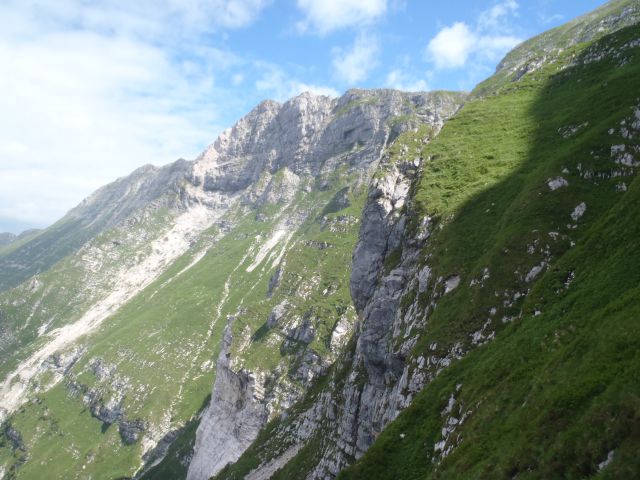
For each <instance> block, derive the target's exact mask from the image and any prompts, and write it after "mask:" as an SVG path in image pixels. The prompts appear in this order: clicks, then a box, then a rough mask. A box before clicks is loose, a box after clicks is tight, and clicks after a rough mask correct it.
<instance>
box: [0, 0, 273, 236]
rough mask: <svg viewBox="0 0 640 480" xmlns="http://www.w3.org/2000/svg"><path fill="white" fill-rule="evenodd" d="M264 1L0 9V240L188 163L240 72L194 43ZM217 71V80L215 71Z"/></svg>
mask: <svg viewBox="0 0 640 480" xmlns="http://www.w3.org/2000/svg"><path fill="white" fill-rule="evenodd" d="M267 3H268V2H267V1H266V0H228V1H222V0H207V1H205V0H186V1H182V0H181V1H178V0H154V1H151V0H140V1H137V2H125V1H119V0H103V1H100V2H84V1H79V0H55V1H53V0H50V1H46V0H45V1H41V2H38V6H37V7H34V6H33V5H32V4H31V2H22V1H19V2H18V1H12V0H6V1H5V2H3V3H2V4H1V5H0V18H3V20H4V22H3V29H2V31H0V58H2V59H3V61H2V62H0V103H1V104H2V115H0V185H2V188H0V230H1V229H2V228H6V227H3V225H11V224H20V225H24V224H30V225H33V226H45V225H47V224H49V223H51V222H52V221H54V220H56V219H57V218H59V217H60V216H61V215H63V214H64V213H65V211H66V210H68V209H69V208H71V207H72V206H74V205H75V204H76V203H78V202H79V201H80V200H81V199H82V198H83V197H84V196H86V195H88V194H89V193H91V192H92V191H93V190H94V189H95V188H97V187H99V186H101V185H103V184H105V183H107V182H109V181H112V180H113V179H115V178H116V177H118V176H122V175H126V174H128V173H129V172H130V171H131V170H133V169H134V168H136V167H138V166H140V165H143V164H145V163H153V164H156V165H157V164H164V163H168V162H170V161H173V160H175V159H177V158H179V157H182V156H184V157H187V158H189V157H195V156H196V155H197V154H198V153H199V151H200V150H201V149H202V148H204V147H205V146H206V145H207V144H208V143H210V142H211V141H212V140H213V139H214V138H215V136H216V135H217V133H218V132H219V131H220V130H221V129H222V127H223V126H224V125H220V122H221V118H220V116H219V115H218V112H220V111H221V110H222V109H224V108H225V107H229V105H230V102H232V101H233V100H232V99H231V98H230V97H232V96H230V95H228V94H227V93H226V91H225V89H224V88H223V87H221V86H220V85H218V77H219V76H221V75H225V76H228V77H231V78H232V80H231V82H232V83H233V82H241V81H242V77H241V76H238V75H241V74H236V77H233V72H232V70H233V69H234V68H236V67H238V66H239V65H241V63H242V60H241V59H239V58H237V57H236V56H235V55H233V54H232V53H230V52H228V51H224V50H220V49H216V48H211V47H207V46H205V44H204V42H201V41H200V39H201V35H202V34H204V32H210V31H212V30H214V29H227V28H240V27H243V26H246V25H248V24H250V23H251V22H253V21H254V20H255V19H256V17H257V15H258V14H259V12H260V10H261V9H262V8H264V7H265V6H266V5H267ZM214 69H215V71H214Z"/></svg>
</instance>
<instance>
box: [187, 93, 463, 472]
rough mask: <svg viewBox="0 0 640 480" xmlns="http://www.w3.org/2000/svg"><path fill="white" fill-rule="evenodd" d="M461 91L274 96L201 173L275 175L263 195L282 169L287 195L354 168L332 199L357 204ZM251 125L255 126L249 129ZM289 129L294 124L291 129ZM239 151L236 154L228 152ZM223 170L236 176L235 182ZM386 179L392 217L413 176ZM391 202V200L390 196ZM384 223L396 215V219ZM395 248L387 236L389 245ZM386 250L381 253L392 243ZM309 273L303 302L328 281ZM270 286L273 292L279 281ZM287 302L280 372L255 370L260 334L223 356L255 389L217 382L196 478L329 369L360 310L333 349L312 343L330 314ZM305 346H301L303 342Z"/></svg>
mask: <svg viewBox="0 0 640 480" xmlns="http://www.w3.org/2000/svg"><path fill="white" fill-rule="evenodd" d="M461 98H462V97H460V96H449V95H447V94H440V93H436V94H400V93H399V92H395V91H373V92H363V91H352V92H349V93H347V94H346V95H345V96H344V97H342V98H340V99H338V100H337V101H332V100H329V99H327V98H325V97H313V96H310V95H303V96H301V97H298V98H296V99H294V100H293V101H291V102H288V103H286V104H284V105H283V106H278V105H276V104H274V103H273V102H265V103H263V104H261V105H260V106H258V107H257V108H256V109H255V110H254V111H253V112H252V113H251V114H250V115H249V116H248V117H247V121H248V120H249V119H250V120H251V122H252V125H253V126H251V127H249V126H247V123H246V122H245V121H242V122H240V123H239V124H238V125H236V126H235V127H234V128H233V129H231V130H230V131H228V132H225V133H224V134H223V135H222V136H221V138H220V139H219V140H218V141H217V142H216V143H215V144H214V145H213V146H212V147H211V148H210V149H208V150H207V152H205V154H204V155H203V156H202V157H201V159H200V163H199V165H198V167H197V172H198V173H197V175H199V178H200V181H201V182H202V184H203V185H205V187H206V188H222V189H229V188H233V187H235V186H237V185H239V184H240V182H248V181H249V180H248V179H253V185H256V183H260V179H261V178H264V177H265V172H266V180H263V181H262V184H261V185H259V186H258V187H255V186H254V187H253V189H252V190H251V195H252V196H253V197H252V198H256V199H258V200H261V199H264V198H269V194H270V192H273V191H274V188H273V186H272V184H273V182H274V181H276V180H277V176H276V174H277V173H276V172H279V171H280V172H282V171H283V170H284V171H285V172H286V176H284V177H283V176H282V175H281V179H280V182H283V181H284V182H286V183H287V187H286V188H285V190H287V191H288V198H291V197H292V196H293V193H292V191H293V190H294V187H295V186H298V185H307V189H308V188H309V187H308V185H309V181H310V179H312V178H320V179H323V178H325V179H326V178H327V175H328V174H329V173H330V172H333V171H336V170H340V169H342V172H343V173H342V174H341V175H345V176H351V178H352V180H350V181H349V182H348V184H345V185H346V190H345V189H343V190H341V191H339V192H338V194H336V196H334V198H333V200H332V203H333V208H335V209H336V210H338V211H340V210H343V209H344V208H345V207H346V206H349V195H348V194H347V192H348V191H354V190H355V191H357V190H358V189H359V188H362V187H361V186H362V185H364V184H366V183H367V182H368V180H369V178H370V176H371V173H372V172H373V170H374V169H376V167H377V166H378V163H379V160H380V158H381V157H382V156H383V153H384V152H385V150H386V148H387V147H388V145H389V142H390V140H391V139H393V138H395V137H397V136H398V135H399V134H401V133H402V132H403V131H408V130H410V129H412V128H416V127H418V126H422V128H423V129H424V130H425V132H427V131H428V132H430V133H431V134H432V133H433V132H436V131H437V130H439V129H440V128H441V126H442V124H443V123H444V120H445V119H446V118H447V117H448V116H450V115H452V114H453V113H454V112H455V110H456V109H457V108H458V106H459V103H458V99H461ZM249 131H250V132H254V133H253V134H251V135H249V134H248V133H247V132H249ZM284 132H287V133H286V135H285V133H284ZM425 135H426V133H425ZM244 139H249V141H245V140H244ZM230 158H232V159H233V160H229V159H230ZM412 162H419V160H415V161H414V160H412ZM219 165H222V168H219V167H218V166H219ZM411 165H412V166H413V168H414V169H415V167H416V166H417V164H414V163H411ZM414 171H415V170H414ZM258 172H260V173H258ZM223 178H224V179H228V180H229V181H228V183H227V180H222V179H223ZM380 182H381V183H380V190H381V193H380V194H381V195H389V197H390V198H391V201H392V202H394V203H393V204H392V205H387V204H386V203H385V204H384V205H382V206H381V207H380V208H381V212H383V213H382V215H384V216H385V217H386V216H389V215H391V214H392V212H391V210H393V209H394V208H395V209H396V210H397V209H400V208H401V205H402V197H403V196H404V195H406V193H407V191H408V181H407V180H406V179H405V180H402V179H390V178H389V177H385V179H383V180H380ZM328 183H329V182H328V181H327V180H321V181H320V184H319V185H317V188H320V189H324V188H327V187H326V186H325V185H326V184H328ZM389 183H390V184H389ZM247 184H249V183H247ZM207 186H208V187H207ZM389 189H391V192H389V191H388V190H389ZM394 192H395V193H394ZM371 195H374V194H373V193H372V194H371ZM384 201H385V202H387V201H388V199H385V200H384ZM385 209H386V210H385ZM325 210H326V209H325ZM293 212H295V210H291V211H290V212H289V215H290V217H294V218H295V215H291V214H292V213H293ZM298 216H299V217H300V218H299V220H298V222H302V223H303V222H304V221H305V218H308V217H309V212H308V211H306V212H305V211H299V212H298ZM294 218H289V223H290V225H289V226H281V227H279V228H282V230H280V231H282V232H285V233H282V234H281V237H284V238H286V236H287V235H288V233H286V231H287V230H291V229H293V228H295V227H296V224H295V223H293V224H291V221H292V220H294ZM327 220H328V219H326V218H323V219H321V220H320V222H324V223H325V225H326V223H327ZM335 220H337V221H339V222H344V221H346V222H351V223H352V224H351V225H350V226H348V227H347V228H349V229H353V228H354V226H355V223H354V222H353V221H351V220H349V219H348V218H342V219H341V218H340V217H336V219H335ZM353 220H356V219H355V218H354V219H353ZM383 221H387V222H388V220H387V219H383ZM347 225H348V223H347ZM327 227H328V228H329V229H330V230H331V229H333V232H332V233H333V234H340V233H341V229H342V228H343V227H340V226H339V225H335V226H333V227H330V226H328V225H326V226H325V227H321V228H327ZM367 228H377V227H375V226H371V225H369V223H368V219H367ZM381 228H383V229H384V227H381ZM343 232H346V230H343ZM381 234H384V232H381ZM394 241H395V242H396V243H397V242H398V241H399V239H395V240H393V239H391V240H390V245H391V243H393V242H394ZM306 245H307V247H310V248H312V249H314V250H319V251H324V250H330V249H335V248H336V245H335V244H334V243H333V242H327V241H322V242H318V241H312V242H307V244H306ZM388 247H389V246H388V245H386V243H385V246H384V248H388ZM391 248H392V247H391ZM377 253H378V255H379V257H380V258H378V259H377V260H378V261H379V260H381V258H382V255H381V254H384V250H383V251H382V252H377ZM329 254H331V252H329ZM283 270H285V271H286V270H287V266H286V262H282V263H281V264H280V266H279V267H278V271H277V272H276V273H275V274H274V277H272V279H273V278H277V277H278V276H280V275H282V271H283ZM310 273H311V274H312V275H313V277H312V278H311V279H310V280H311V283H310V284H309V285H306V286H305V285H304V281H303V285H301V286H298V288H297V292H296V294H295V295H296V296H298V297H302V300H303V302H302V303H304V299H305V297H307V298H308V297H309V293H307V292H305V289H310V288H311V289H314V288H317V287H315V286H314V284H318V283H320V282H321V281H322V278H321V277H322V272H321V271H317V272H313V273H312V272H310ZM274 283H277V280H274ZM270 285H271V282H270ZM300 287H302V289H300ZM345 287H346V285H345ZM339 288H340V287H339V285H336V284H333V285H331V284H329V285H328V286H327V287H326V288H325V289H324V290H323V292H324V293H323V295H324V296H327V295H332V294H334V293H335V291H336V290H337V289H339ZM270 291H271V292H272V291H273V288H272V287H270ZM272 293H273V292H272ZM278 300H279V302H278V303H277V304H276V305H275V307H274V308H273V310H272V311H271V313H270V314H269V317H268V320H267V324H266V325H265V328H266V329H269V330H275V331H278V330H279V331H280V332H281V334H283V335H284V337H285V340H284V342H283V343H282V346H281V347H280V348H281V352H282V355H283V357H284V358H285V359H287V358H288V359H290V360H287V361H285V362H284V363H282V362H280V364H279V365H278V367H277V371H276V372H275V373H273V372H270V371H269V370H268V369H266V368H264V367H262V366H254V367H253V368H251V369H246V368H245V367H244V365H245V363H246V362H245V360H244V358H245V357H251V356H252V355H253V354H252V352H251V349H252V347H251V345H250V344H251V343H252V340H251V338H246V337H245V339H239V341H238V343H240V344H241V345H242V344H245V346H244V347H241V348H237V349H236V350H235V351H234V352H232V351H230V352H228V353H227V354H228V355H229V357H231V358H230V359H229V360H227V361H226V362H222V363H221V362H218V367H217V368H218V373H217V379H224V378H228V377H229V376H232V377H233V378H236V377H237V375H241V376H242V377H243V378H246V379H247V378H250V379H251V382H248V381H245V382H244V383H243V385H244V388H245V389H248V390H247V391H243V392H238V391H237V389H234V388H229V392H227V393H224V394H223V393H222V389H225V388H227V387H225V385H223V384H222V383H218V380H216V385H215V386H214V390H213V396H212V403H211V406H210V407H209V408H208V409H207V410H206V411H205V412H204V414H203V417H202V421H201V423H200V427H199V429H198V433H197V440H196V443H195V449H194V455H193V459H192V461H191V464H190V467H189V474H188V478H190V479H206V478H209V477H210V476H212V475H214V474H215V473H217V472H218V471H219V470H220V469H221V468H222V467H224V466H225V465H226V464H227V463H228V462H231V461H234V460H236V459H237V457H238V456H239V455H240V454H241V453H242V452H243V451H244V449H246V448H247V447H248V446H249V445H250V443H251V442H252V441H253V440H254V439H255V437H256V436H257V434H258V432H259V430H260V427H262V426H263V425H264V423H265V421H266V420H267V419H269V418H274V416H276V415H278V414H279V413H280V412H281V411H282V410H283V409H286V408H288V406H290V405H292V404H294V403H295V402H296V401H297V400H299V399H300V398H301V396H302V394H303V393H304V391H305V390H306V389H308V388H309V387H310V386H311V385H312V384H313V383H314V381H315V380H316V379H317V378H318V377H319V376H321V375H323V374H324V372H325V371H326V370H327V368H328V367H329V366H330V365H331V363H332V362H333V359H334V358H336V356H337V355H339V354H340V352H341V351H342V347H343V345H344V344H345V343H346V339H348V338H349V337H350V335H351V331H352V328H353V321H354V320H353V318H354V317H353V315H352V314H351V313H350V310H349V309H350V308H351V307H350V306H347V307H346V310H345V311H344V312H343V313H341V314H340V316H339V317H338V318H337V319H336V321H335V323H334V325H333V326H332V330H331V333H330V336H329V337H327V338H326V340H325V343H326V344H327V345H328V347H329V351H328V352H327V353H322V351H321V350H320V349H319V348H318V346H316V345H312V344H313V342H314V341H316V342H317V340H318V338H317V337H318V336H319V330H322V326H321V323H319V322H321V318H322V317H323V316H326V315H327V314H326V313H324V314H323V313H319V312H317V311H314V310H313V309H309V308H308V305H307V307H305V309H304V310H303V311H301V312H300V313H302V315H300V314H299V313H297V312H296V305H295V304H296V303H297V304H299V305H298V311H300V309H299V306H300V304H301V302H300V298H298V299H293V300H292V299H291V298H289V296H284V297H283V296H282V295H280V296H278V295H276V296H275V297H274V298H273V301H274V302H275V301H278ZM307 303H308V304H309V302H307ZM235 315H238V316H240V317H241V316H242V312H241V311H240V312H234V316H235ZM332 316H333V314H332ZM232 318H233V317H232ZM332 323H333V322H332ZM240 334H241V335H246V333H244V334H242V333H240ZM296 345H299V346H302V350H299V348H300V347H295V346H296ZM292 382H293V384H292ZM249 391H250V392H252V393H249ZM232 392H236V399H235V400H231V399H229V398H228V397H227V395H230V394H231V393H232ZM236 404H237V406H236V407H235V410H234V407H231V410H233V411H230V409H229V408H230V406H233V405H236ZM238 424H241V425H250V428H248V429H244V428H242V429H240V430H238V429H237V425H238ZM227 431H228V432H234V433H233V434H232V435H231V440H230V438H229V437H228V436H226V435H222V434H221V433H220V432H227ZM232 444H233V447H232V446H231V445H232ZM212 452H216V453H215V454H214V458H215V461H213V460H212V455H213V453H212Z"/></svg>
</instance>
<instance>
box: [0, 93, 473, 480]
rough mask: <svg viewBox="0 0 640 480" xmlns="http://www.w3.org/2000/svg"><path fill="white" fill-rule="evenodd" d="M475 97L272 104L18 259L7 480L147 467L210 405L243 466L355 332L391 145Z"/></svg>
mask: <svg viewBox="0 0 640 480" xmlns="http://www.w3.org/2000/svg"><path fill="white" fill-rule="evenodd" d="M463 98H464V95H460V94H449V93H442V92H441V93H431V94H404V93H400V92H395V91H391V90H380V91H350V92H348V93H347V94H345V95H344V96H343V97H341V98H340V99H330V98H328V97H320V96H313V95H309V94H304V95H302V96H299V97H297V98H295V99H293V100H291V101H289V102H286V103H285V104H278V103H276V102H263V103H262V104H260V105H259V106H258V107H256V108H255V109H254V110H253V111H252V112H251V113H250V114H249V115H247V116H246V117H245V118H244V119H242V120H241V121H240V122H238V123H237V124H236V125H235V126H234V127H233V128H232V129H229V130H227V131H225V132H224V133H223V134H222V135H221V136H220V137H219V138H218V140H217V141H216V142H215V143H214V144H213V145H212V146H211V147H210V148H208V149H207V150H206V151H205V152H204V153H203V154H202V155H201V156H200V157H199V158H198V159H196V160H195V161H194V162H186V161H182V160H181V161H178V162H176V163H174V164H172V165H169V166H167V167H162V168H155V167H143V168H142V169H139V170H137V171H136V172H134V174H132V175H131V176H130V177H127V178H125V179H121V180H118V181H117V182H115V183H114V184H112V185H109V186H107V187H104V188H103V189H101V190H99V191H98V192H96V193H95V194H94V195H92V196H91V197H90V198H89V199H87V200H86V201H84V202H83V203H82V204H81V205H79V206H78V207H77V208H76V209H74V210H72V211H71V212H70V213H69V214H68V215H67V216H66V217H65V218H64V219H63V220H61V221H60V222H58V224H56V225H54V226H53V227H51V228H50V229H48V230H46V231H44V232H42V233H40V234H38V235H37V236H36V237H35V238H33V239H31V240H28V241H26V242H24V243H23V244H21V245H20V247H19V248H17V249H15V250H13V251H12V252H10V253H8V254H5V255H4V256H3V257H2V261H5V262H8V263H7V264H9V263H10V264H11V265H12V268H13V267H15V268H13V270H12V269H11V268H10V269H9V270H3V272H8V276H7V277H6V278H7V279H8V280H7V282H8V283H9V284H10V283H12V282H17V281H18V279H19V278H21V277H22V276H29V275H31V274H33V273H34V272H37V271H40V270H42V271H41V272H40V273H38V274H37V275H35V276H30V277H29V278H28V279H27V280H26V281H25V282H23V283H21V284H19V285H18V286H17V287H15V288H13V289H8V290H6V291H4V292H2V293H0V329H1V331H2V336H1V340H0V372H1V373H2V375H3V383H1V384H0V408H1V409H2V410H0V416H1V417H2V419H3V420H4V421H3V427H2V430H3V437H2V441H1V442H0V473H2V475H0V477H1V476H4V477H5V478H34V479H40V478H65V479H67V478H86V477H92V478H119V477H131V476H133V475H134V474H136V472H137V471H139V470H140V469H142V468H146V467H150V466H152V465H153V464H154V463H156V462H157V461H159V460H160V459H162V457H163V456H164V454H165V453H166V450H167V448H168V447H169V445H171V444H172V443H173V441H174V440H175V439H176V438H178V437H179V438H180V439H182V438H183V437H180V434H181V433H182V432H185V435H186V434H188V433H189V432H190V433H191V437H190V439H187V440H185V441H186V443H189V442H192V441H193V434H194V433H195V428H196V426H197V424H198V422H199V419H198V418H196V414H197V413H198V412H200V411H202V409H203V408H204V407H206V409H205V410H204V417H203V421H202V422H201V423H200V430H199V434H198V442H199V445H200V446H201V449H206V448H213V449H215V451H216V452H218V453H219V455H220V462H221V466H223V465H224V464H225V463H226V462H227V461H230V460H233V459H235V458H236V457H237V456H238V455H239V454H240V453H241V452H242V451H243V449H244V448H246V446H248V445H249V443H250V442H251V441H252V440H253V439H254V437H255V435H256V434H257V432H258V430H259V429H260V428H261V426H262V425H263V423H264V422H266V421H267V420H268V419H270V418H273V417H275V416H277V415H278V414H279V413H280V412H281V411H282V410H283V409H286V408H287V407H288V406H289V405H291V404H292V403H294V402H295V401H296V400H297V399H298V398H300V397H301V396H302V395H303V393H304V392H305V391H306V389H307V388H308V387H309V385H311V384H312V383H313V382H314V381H315V379H316V378H317V376H318V375H321V374H322V373H323V372H324V371H325V370H326V369H327V368H328V367H329V366H330V365H331V364H332V363H333V361H334V360H335V358H336V357H337V356H338V355H339V354H340V353H341V352H342V350H343V348H344V345H345V344H346V343H347V341H348V339H349V338H350V336H351V334H352V331H353V325H354V323H355V320H356V315H355V310H354V309H353V307H352V306H351V301H350V297H349V292H348V279H349V260H350V258H351V252H352V250H353V246H354V244H355V241H356V238H357V231H358V228H359V218H358V217H359V212H360V211H361V209H362V205H363V202H364V198H365V193H366V185H367V184H368V182H369V179H370V177H371V175H372V173H373V171H374V170H375V168H376V165H377V164H378V162H379V159H380V157H381V155H382V152H383V151H384V150H385V149H386V147H387V145H388V144H389V143H390V142H392V141H393V139H395V138H396V137H397V136H398V135H400V134H401V133H403V132H405V131H407V130H410V129H413V128H416V127H417V126H420V125H426V126H427V127H428V128H429V129H430V130H433V132H436V131H438V130H439V128H440V127H441V126H442V124H443V123H444V120H445V119H446V118H448V117H449V116H451V115H452V114H453V113H454V112H455V111H456V110H457V108H458V107H459V105H460V103H461V101H462V100H463ZM61 229H62V230H61ZM63 230H64V232H66V233H60V232H62V231H63ZM29 252H31V253H29ZM23 260H24V261H23ZM12 272H13V273H12ZM218 358H220V359H221V361H216V360H217V359H218ZM214 381H215V384H216V388H214V391H213V396H212V400H211V404H210V405H209V406H208V407H207V405H208V404H209V400H208V396H209V393H210V392H211V388H212V385H213V384H214ZM229 406H231V407H232V408H228V407H229ZM245 417H247V418H248V419H249V420H248V422H247V427H246V428H244V427H241V425H242V424H241V421H242V419H243V418H245ZM221 419H222V420H224V421H226V422H227V425H228V432H229V435H227V436H225V437H224V438H223V439H221V438H217V437H216V435H215V432H214V434H213V437H212V435H211V433H210V427H211V425H212V424H215V425H218V426H222V425H223V423H224V422H222V421H221ZM236 427H237V428H236ZM200 432H201V433H200ZM237 432H240V433H237ZM201 438H202V439H203V440H201ZM181 441H182V440H179V441H177V442H175V445H180V442H181ZM221 442H223V443H221ZM201 451H206V450H201ZM188 455H190V452H188ZM194 458H195V459H197V458H198V457H197V455H196V457H194ZM181 460H182V463H178V465H179V467H177V468H179V469H180V470H181V472H182V473H181V474H182V475H185V474H186V465H187V463H188V458H187V457H185V458H181ZM193 463H194V465H195V464H196V462H195V460H194V462H193ZM215 468H216V467H215V464H208V463H207V464H203V465H202V467H201V469H200V471H201V472H202V475H207V473H206V472H211V473H213V472H214V469H215Z"/></svg>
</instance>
